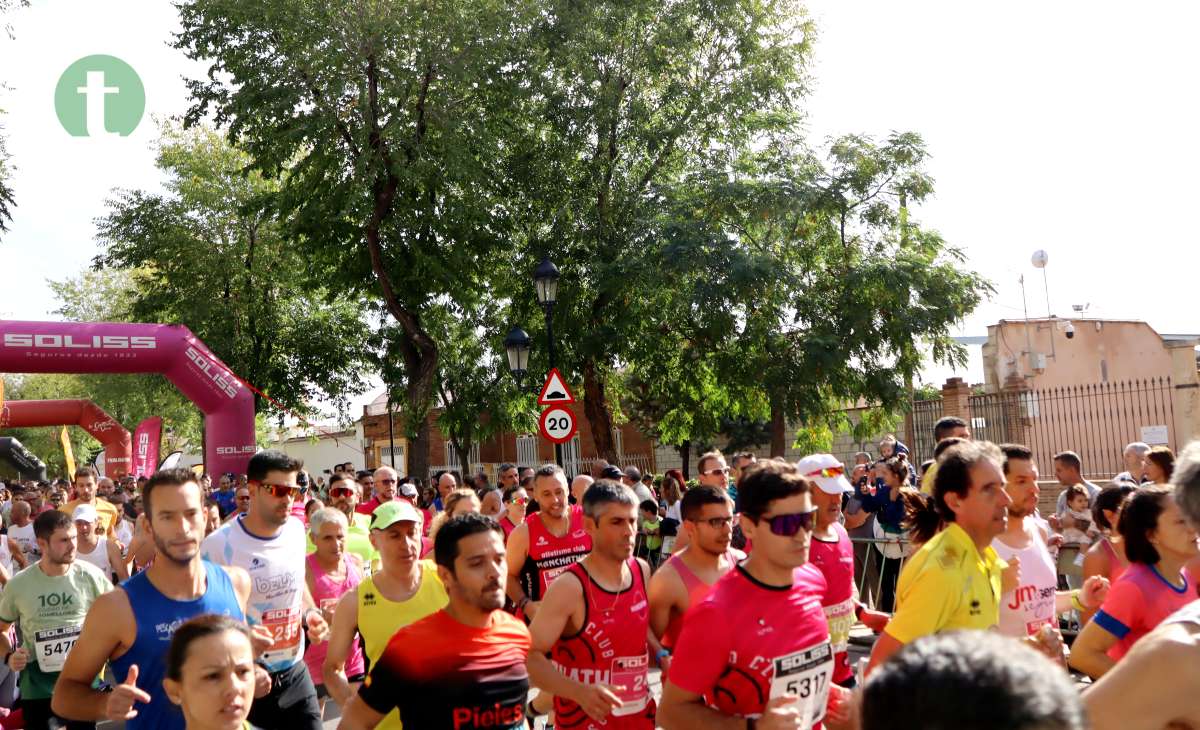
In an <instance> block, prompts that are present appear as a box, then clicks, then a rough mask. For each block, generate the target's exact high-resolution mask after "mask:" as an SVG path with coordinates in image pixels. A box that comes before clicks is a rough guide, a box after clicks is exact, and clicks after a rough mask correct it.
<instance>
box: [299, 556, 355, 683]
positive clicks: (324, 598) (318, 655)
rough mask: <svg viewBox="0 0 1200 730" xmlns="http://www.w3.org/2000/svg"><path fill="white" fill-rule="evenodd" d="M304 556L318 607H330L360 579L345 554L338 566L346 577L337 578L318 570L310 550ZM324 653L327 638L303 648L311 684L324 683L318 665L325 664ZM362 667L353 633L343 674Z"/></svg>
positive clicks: (351, 673)
mask: <svg viewBox="0 0 1200 730" xmlns="http://www.w3.org/2000/svg"><path fill="white" fill-rule="evenodd" d="M306 560H307V561H308V567H309V568H310V569H311V570H312V574H313V588H314V590H313V600H314V601H316V602H317V606H318V607H320V609H321V610H322V611H332V610H333V608H334V606H336V605H337V602H338V599H340V598H341V597H342V596H343V595H344V594H346V593H348V592H350V591H352V590H354V589H355V588H357V587H358V584H359V583H361V582H362V573H360V572H359V570H358V568H357V567H356V566H355V565H354V563H353V562H352V561H351V560H350V557H349V555H348V554H346V555H343V556H342V566H343V567H344V568H345V570H346V577H345V578H344V579H342V580H340V581H337V580H334V579H333V578H331V577H330V576H329V574H328V573H326V572H325V571H323V570H321V566H320V565H319V564H318V563H317V555H316V553H312V554H310V555H309V556H308V557H307V558H306ZM327 653H329V642H328V641H322V642H321V643H320V644H309V645H308V648H307V649H306V650H305V651H304V663H305V665H307V666H308V673H309V674H310V675H311V676H312V680H313V684H324V681H325V680H324V673H323V670H322V666H323V665H324V664H325V655H326V654H327ZM365 670H366V665H365V664H364V663H363V653H362V644H361V643H360V642H359V641H358V636H357V635H355V637H354V641H353V642H351V645H350V655H349V656H348V657H347V658H346V676H347V677H355V676H358V675H360V674H362V673H363V672H364V671H365Z"/></svg>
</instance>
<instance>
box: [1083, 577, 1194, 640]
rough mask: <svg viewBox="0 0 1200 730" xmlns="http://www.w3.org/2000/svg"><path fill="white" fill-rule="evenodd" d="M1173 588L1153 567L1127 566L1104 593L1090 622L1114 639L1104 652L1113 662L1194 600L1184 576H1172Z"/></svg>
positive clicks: (1187, 580) (1192, 592)
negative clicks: (1181, 584)
mask: <svg viewBox="0 0 1200 730" xmlns="http://www.w3.org/2000/svg"><path fill="white" fill-rule="evenodd" d="M1175 580H1176V581H1177V582H1179V581H1182V583H1183V586H1182V587H1180V586H1178V585H1174V584H1173V583H1171V582H1169V581H1168V580H1167V579H1166V578H1164V577H1163V575H1162V574H1161V573H1159V572H1158V568H1156V567H1154V566H1153V565H1144V564H1142V563H1130V565H1129V567H1128V568H1126V569H1125V572H1124V573H1122V574H1121V577H1120V579H1119V580H1117V582H1116V583H1113V584H1112V587H1111V588H1109V589H1108V596H1107V597H1105V599H1104V605H1102V606H1101V607H1100V610H1099V611H1097V612H1096V615H1095V617H1093V618H1092V620H1093V621H1095V622H1096V625H1098V626H1099V627H1100V628H1102V629H1104V630H1105V631H1107V632H1108V633H1110V634H1112V635H1113V636H1115V637H1117V643H1115V644H1113V645H1112V647H1111V648H1110V649H1109V650H1108V655H1109V656H1110V657H1112V658H1113V659H1114V660H1118V661H1119V660H1120V659H1121V657H1123V656H1125V655H1126V654H1128V653H1129V650H1130V649H1132V648H1133V645H1134V644H1135V643H1137V640H1138V639H1140V638H1142V637H1143V636H1145V635H1146V634H1148V633H1150V632H1151V631H1153V630H1154V629H1155V627H1157V626H1158V625H1159V624H1160V623H1162V622H1163V621H1164V620H1166V618H1167V617H1168V616H1170V615H1171V614H1173V613H1175V612H1176V611H1178V610H1179V609H1181V608H1183V607H1184V606H1186V605H1188V604H1189V603H1191V602H1192V601H1194V600H1196V592H1195V590H1194V589H1193V586H1192V581H1191V580H1189V579H1188V576H1187V573H1186V572H1184V571H1180V574H1179V575H1178V576H1175Z"/></svg>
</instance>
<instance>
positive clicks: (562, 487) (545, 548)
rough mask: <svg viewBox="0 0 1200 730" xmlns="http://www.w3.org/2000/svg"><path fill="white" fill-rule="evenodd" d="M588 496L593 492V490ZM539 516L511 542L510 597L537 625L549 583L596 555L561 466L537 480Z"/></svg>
mask: <svg viewBox="0 0 1200 730" xmlns="http://www.w3.org/2000/svg"><path fill="white" fill-rule="evenodd" d="M589 490H590V488H589ZM533 498H534V499H536V500H537V503H538V507H539V509H538V511H537V513H536V514H532V515H530V516H529V517H528V518H527V519H526V520H525V522H524V523H522V524H520V525H517V527H516V529H514V530H513V531H512V534H510V535H509V536H508V547H507V561H508V596H509V598H511V599H512V600H513V603H514V604H515V605H516V607H517V608H518V609H519V610H521V611H522V612H524V614H525V615H526V616H528V617H529V618H530V619H533V618H534V617H535V616H537V611H538V607H539V606H540V605H541V601H542V598H543V597H544V596H545V594H546V589H547V587H548V586H549V585H550V582H551V581H552V580H554V579H555V578H557V577H558V576H559V574H561V573H563V572H565V571H566V569H567V568H569V567H570V566H571V565H573V564H574V563H576V562H578V561H579V560H580V559H582V558H583V556H585V555H587V554H588V553H589V552H591V550H592V538H591V536H590V535H589V534H588V532H587V531H586V530H585V529H584V525H583V508H582V506H581V505H578V504H577V505H573V506H572V505H568V504H567V477H566V475H565V474H564V473H563V470H562V468H560V467H559V466H558V465H557V464H544V465H542V466H541V467H540V468H539V469H538V470H537V473H536V474H535V475H534V479H533Z"/></svg>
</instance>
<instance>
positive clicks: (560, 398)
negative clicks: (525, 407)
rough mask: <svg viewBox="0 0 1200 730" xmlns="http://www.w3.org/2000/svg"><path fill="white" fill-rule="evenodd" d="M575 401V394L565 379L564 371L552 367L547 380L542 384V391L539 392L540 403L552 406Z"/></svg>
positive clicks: (540, 404)
mask: <svg viewBox="0 0 1200 730" xmlns="http://www.w3.org/2000/svg"><path fill="white" fill-rule="evenodd" d="M574 402H575V396H573V395H571V389H570V388H568V387H567V383H566V381H565V380H563V376H562V373H560V372H558V368H550V374H549V375H547V376H546V382H545V383H543V384H542V392H541V393H539V394H538V405H539V406H552V405H557V404H562V403H574Z"/></svg>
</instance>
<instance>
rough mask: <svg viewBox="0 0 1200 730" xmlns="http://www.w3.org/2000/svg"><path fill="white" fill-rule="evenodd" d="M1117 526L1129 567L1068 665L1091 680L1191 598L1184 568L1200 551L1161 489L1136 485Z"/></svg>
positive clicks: (1192, 585)
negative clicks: (1137, 487)
mask: <svg viewBox="0 0 1200 730" xmlns="http://www.w3.org/2000/svg"><path fill="white" fill-rule="evenodd" d="M1117 529H1118V530H1119V531H1120V533H1121V537H1122V539H1123V540H1124V541H1125V555H1126V556H1128V558H1129V568H1128V569H1126V570H1125V572H1124V573H1123V574H1122V575H1121V577H1120V579H1119V580H1117V582H1116V583H1114V584H1113V586H1112V588H1111V589H1110V590H1109V592H1108V597H1107V598H1106V599H1105V600H1104V605H1102V606H1101V607H1100V610H1099V611H1097V612H1096V615H1095V616H1094V617H1093V618H1092V620H1091V622H1089V623H1088V625H1087V626H1084V627H1083V631H1081V632H1079V637H1078V638H1077V639H1075V644H1074V645H1073V646H1072V650H1071V662H1070V663H1071V667H1072V668H1073V669H1076V670H1078V671H1080V672H1083V673H1084V674H1087V675H1088V676H1090V677H1092V678H1093V679H1096V678H1098V677H1100V676H1103V675H1104V673H1105V672H1107V671H1109V670H1110V669H1112V668H1113V666H1114V665H1115V664H1117V662H1119V661H1120V660H1121V659H1122V657H1124V656H1125V655H1126V654H1128V653H1129V650H1130V648H1132V647H1133V646H1134V645H1135V644H1136V643H1137V641H1138V640H1139V639H1141V638H1142V637H1143V636H1145V635H1146V634H1148V633H1150V632H1151V631H1153V630H1154V628H1155V627H1156V626H1158V625H1159V624H1160V623H1162V622H1163V621H1164V620H1165V619H1166V618H1167V617H1168V616H1170V615H1171V614H1172V613H1174V612H1175V611H1177V610H1179V609H1181V608H1183V607H1184V606H1186V605H1187V604H1189V603H1191V602H1192V601H1194V600H1196V588H1195V583H1194V581H1193V580H1192V579H1191V578H1189V576H1188V574H1187V572H1186V571H1185V570H1184V566H1185V565H1187V564H1188V563H1189V562H1191V561H1192V560H1194V559H1195V558H1196V556H1197V555H1200V546H1198V545H1197V537H1196V530H1194V529H1193V528H1192V526H1191V525H1189V524H1188V523H1187V520H1186V519H1184V515H1183V512H1182V510H1180V508H1179V505H1178V504H1176V503H1175V500H1174V499H1173V498H1172V493H1171V490H1170V489H1169V488H1166V487H1151V486H1147V487H1141V488H1139V489H1138V490H1137V491H1136V492H1135V493H1134V495H1133V497H1132V498H1130V500H1129V502H1127V503H1126V504H1125V509H1124V510H1122V511H1121V518H1120V521H1119V522H1118V524H1117Z"/></svg>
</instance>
